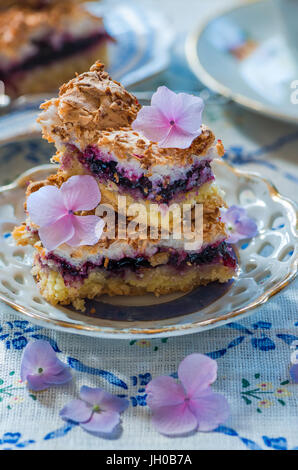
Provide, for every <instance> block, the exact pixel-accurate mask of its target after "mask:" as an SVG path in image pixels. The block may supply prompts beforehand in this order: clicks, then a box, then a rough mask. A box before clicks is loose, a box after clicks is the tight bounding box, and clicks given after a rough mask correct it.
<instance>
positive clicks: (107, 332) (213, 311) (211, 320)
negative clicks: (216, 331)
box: [0, 161, 298, 339]
mask: <svg viewBox="0 0 298 470" xmlns="http://www.w3.org/2000/svg"><path fill="white" fill-rule="evenodd" d="M216 167H217V170H219V172H220V171H223V172H224V177H225V178H224V180H225V181H227V182H228V183H229V184H228V186H227V188H226V189H227V197H228V199H229V198H230V197H231V194H230V192H231V190H232V188H234V186H233V184H231V183H232V181H236V182H237V181H238V183H239V187H236V189H235V190H237V191H239V188H245V186H247V185H248V186H249V185H251V187H259V190H260V191H261V190H263V199H259V203H260V204H261V205H262V203H264V200H266V199H267V202H268V201H270V204H271V205H273V206H274V205H276V206H279V209H280V210H279V212H280V213H282V212H281V208H283V210H284V214H282V215H283V216H284V218H285V222H286V224H285V226H284V227H282V228H280V229H279V230H278V229H276V230H275V231H274V234H273V235H272V233H271V235H272V236H273V237H275V238H276V237H277V238H278V237H279V238H280V240H283V241H286V240H288V241H289V242H290V247H293V253H292V254H291V256H290V258H289V260H286V261H283V262H282V261H280V263H281V262H282V263H283V268H284V269H283V274H282V276H281V278H280V279H275V278H276V276H275V278H274V276H273V280H272V282H271V285H270V287H269V288H268V289H265V290H264V291H263V292H261V289H259V290H260V295H257V297H256V296H255V298H253V296H252V293H254V294H255V291H256V286H257V287H258V284H257V283H256V282H255V280H254V278H253V277H251V276H252V274H253V273H254V269H253V270H252V271H251V276H246V277H241V274H240V276H239V277H238V278H237V279H236V281H235V283H234V286H233V288H232V289H231V290H230V291H228V292H227V294H225V295H224V296H223V297H222V298H221V299H218V300H217V301H216V302H214V303H213V304H211V305H209V306H208V307H206V308H205V309H203V310H201V311H200V312H193V313H192V314H188V315H186V316H182V317H176V318H173V319H169V320H165V321H162V322H160V324H158V325H157V323H158V322H157V321H154V322H152V325H151V324H150V325H148V322H140V323H142V326H141V327H140V326H133V325H131V324H129V325H127V324H126V325H121V324H120V322H119V325H118V327H116V326H115V325H114V323H115V322H104V321H103V322H102V323H103V324H104V323H106V326H102V325H96V324H94V323H93V322H92V318H90V317H86V316H84V315H83V314H81V313H78V314H77V315H76V314H74V313H73V312H72V311H69V310H67V308H64V307H53V306H52V305H50V304H48V303H47V302H45V300H44V299H42V297H41V296H40V294H39V292H38V291H37V287H36V285H35V283H34V281H33V278H32V277H30V282H32V285H31V287H32V289H33V290H34V294H33V295H34V298H35V299H38V301H37V302H36V303H37V304H39V308H38V306H37V307H36V308H34V307H32V305H29V306H28V305H24V304H22V302H19V301H17V299H16V296H14V295H13V292H11V291H10V292H7V289H6V288H5V286H3V284H2V282H3V281H1V284H0V300H2V301H4V302H5V303H6V304H7V305H9V306H10V307H12V308H13V309H15V310H16V311H18V312H20V313H21V314H22V315H25V316H27V317H29V318H30V319H31V321H32V322H34V323H38V324H39V325H41V326H45V327H48V328H54V329H58V330H63V331H68V332H72V333H77V334H84V335H89V336H97V337H105V338H122V339H131V338H144V337H148V336H149V337H150V336H152V337H163V336H175V335H183V334H191V333H195V332H200V331H205V330H207V329H210V328H214V327H216V326H221V325H223V324H225V323H227V322H230V321H232V320H233V319H234V318H235V317H239V316H241V317H243V316H246V315H248V314H249V313H251V311H252V310H253V309H255V308H256V307H258V306H260V305H262V304H263V303H265V302H266V301H267V300H268V299H269V298H270V297H272V296H273V295H275V294H276V293H278V292H279V291H280V290H282V289H283V288H284V287H285V286H287V285H288V284H289V283H290V282H291V281H292V280H293V279H294V277H295V275H296V272H297V261H298V259H297V251H298V249H297V247H298V244H297V240H298V237H297V231H296V227H297V209H296V206H295V204H294V203H293V202H292V201H290V200H289V199H287V198H285V197H283V196H281V195H280V194H279V193H278V191H277V189H276V188H275V187H274V185H273V184H272V183H270V182H269V181H267V180H266V179H264V178H262V177H261V176H259V175H258V174H255V173H245V172H243V171H240V170H236V169H234V168H233V167H231V166H229V165H227V164H226V163H225V162H222V161H220V162H217V163H216ZM53 171H55V169H54V168H53V166H51V165H41V166H39V167H36V168H34V169H32V170H29V171H27V172H25V173H24V174H23V175H21V176H20V177H19V178H18V179H17V180H16V181H15V182H14V183H12V184H10V185H8V186H5V187H2V188H0V209H1V207H3V202H5V203H6V205H7V203H8V202H9V198H10V196H11V195H12V193H13V192H14V191H16V190H18V189H19V188H21V187H24V186H25V185H26V182H27V181H29V180H31V179H38V178H40V177H42V176H46V175H47V174H48V173H49V172H53ZM219 184H221V182H220V177H219ZM234 198H235V195H234ZM237 202H238V201H235V200H232V201H230V203H237ZM248 206H250V208H254V205H253V204H248ZM265 207H266V213H268V215H269V216H272V214H271V213H270V212H268V209H267V206H266V203H265ZM270 214H271V215H270ZM271 218H272V217H271ZM15 220H16V219H14V220H13V218H11V219H10V220H9V221H6V222H9V223H10V224H11V223H12V222H15ZM4 222H5V221H4ZM2 223H3V221H2ZM270 232H272V230H271V231H270ZM2 233H3V231H2ZM267 233H269V231H268V230H267ZM3 240H4V239H3V238H2V239H1V242H0V249H1V247H2V248H3V246H4V245H3V243H4V242H3ZM256 240H259V241H261V242H266V230H264V229H263V228H262V227H261V230H260V235H259V236H258V237H256V238H255V239H254V240H253V241H252V242H251V243H250V244H248V248H247V247H246V249H247V252H246V253H247V254H253V255H255V256H254V259H256V256H260V255H258V254H257V253H254V245H256ZM288 245H289V243H288ZM6 247H7V245H6ZM15 249H16V250H17V249H19V248H16V247H15ZM282 249H283V250H284V247H283V248H282ZM273 251H274V250H273ZM275 251H276V250H275ZM280 251H281V250H280V248H279V249H278V250H277V254H278V253H280ZM24 252H25V255H26V253H27V248H26V249H25V250H24ZM239 252H240V259H241V264H242V263H243V262H244V263H245V262H246V260H247V255H246V254H244V255H243V252H241V249H240V250H239ZM26 256H27V255H26ZM243 256H244V258H243ZM266 260H267V268H268V266H269V267H270V266H271V267H273V268H274V263H273V264H272V262H273V261H274V257H273V256H269V257H267V258H266V257H265V258H264V261H263V266H265V264H266ZM16 266H17V267H18V268H22V264H19V262H18V261H15V262H13V263H11V264H10V265H8V266H6V269H5V274H6V275H7V274H8V272H9V271H8V268H10V270H12V268H13V269H15V268H16ZM24 266H25V265H24V264H23V269H24ZM259 267H260V268H261V266H259ZM267 268H265V272H266V269H267ZM27 269H29V267H28V259H27ZM259 271H260V270H259ZM242 274H243V271H242ZM256 274H257V275H258V274H259V273H258V272H257V273H255V275H256ZM27 275H28V273H26V276H27ZM16 276H17V274H16ZM30 276H31V275H30ZM265 281H266V278H265ZM243 282H244V283H246V284H247V283H248V288H249V289H250V291H249V292H250V294H249V296H248V297H251V296H252V300H250V301H248V300H247V301H246V302H242V303H243V305H242V306H238V308H237V307H236V308H233V299H234V298H235V296H236V298H237V296H238V297H239V298H240V301H241V296H242V297H243V293H244V294H245V292H246V291H247V286H246V287H245V286H243V285H241V284H243ZM261 282H262V280H261ZM244 287H245V289H244ZM237 290H238V291H239V292H238V293H237ZM26 291H27V292H28V289H26ZM257 292H258V289H257ZM229 299H230V300H229ZM228 300H229V301H230V304H228V305H231V308H228V309H227V308H226V310H228V311H225V310H224V308H223V307H220V304H223V302H227V301H228ZM226 305H227V303H226ZM42 307H43V308H45V309H46V311H44V312H42V311H41V308H42ZM69 314H70V315H71V317H70V316H69ZM203 315H205V317H203V318H200V317H202V316H203ZM76 317H77V318H76ZM196 317H199V318H196ZM186 319H189V320H190V321H189V322H188V323H183V321H185V320H186ZM191 319H192V320H191ZM98 320H99V319H97V322H98ZM110 324H113V326H111V325H110Z"/></svg>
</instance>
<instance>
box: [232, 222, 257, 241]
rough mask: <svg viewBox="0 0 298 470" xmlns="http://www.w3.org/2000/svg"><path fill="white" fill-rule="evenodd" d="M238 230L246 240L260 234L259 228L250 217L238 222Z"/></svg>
mask: <svg viewBox="0 0 298 470" xmlns="http://www.w3.org/2000/svg"><path fill="white" fill-rule="evenodd" d="M236 230H237V232H238V233H239V234H240V235H243V236H244V237H245V238H247V237H249V238H250V237H255V236H256V234H257V233H258V226H257V224H256V223H255V221H254V220H252V219H250V218H249V217H243V219H241V220H239V222H237V224H236Z"/></svg>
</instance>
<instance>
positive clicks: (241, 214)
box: [221, 205, 258, 243]
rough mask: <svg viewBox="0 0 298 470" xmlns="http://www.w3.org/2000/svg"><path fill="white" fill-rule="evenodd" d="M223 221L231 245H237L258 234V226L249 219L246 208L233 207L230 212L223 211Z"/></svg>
mask: <svg viewBox="0 0 298 470" xmlns="http://www.w3.org/2000/svg"><path fill="white" fill-rule="evenodd" d="M221 219H222V221H223V222H224V223H225V224H226V230H227V232H228V236H229V238H228V242H229V243H237V242H238V241H239V240H243V239H244V238H253V237H255V236H256V235H257V233H258V227H257V224H256V223H255V221H254V220H253V219H251V218H250V217H248V215H247V212H246V210H245V209H244V207H240V206H236V205H233V206H231V207H230V208H229V209H228V210H226V211H223V213H222V216H221Z"/></svg>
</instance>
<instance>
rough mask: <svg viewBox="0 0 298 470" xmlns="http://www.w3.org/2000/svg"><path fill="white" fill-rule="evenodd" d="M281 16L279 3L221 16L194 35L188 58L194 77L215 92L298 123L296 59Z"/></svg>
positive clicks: (189, 41) (260, 3) (246, 7)
mask: <svg viewBox="0 0 298 470" xmlns="http://www.w3.org/2000/svg"><path fill="white" fill-rule="evenodd" d="M283 7H284V8H286V7H287V5H286V4H284V5H283ZM280 17H281V15H280V12H279V10H278V8H277V2H276V1H275V0H266V1H258V2H254V3H249V4H246V5H240V6H237V7H234V8H233V9H230V10H228V11H226V12H223V13H222V14H218V13H217V15H216V16H215V17H213V18H211V19H210V20H208V21H207V22H206V23H205V24H204V25H203V26H201V27H200V28H197V29H196V30H195V31H193V32H192V33H190V35H189V36H188V39H187V42H186V54H187V58H188V63H189V65H190V67H191V69H192V70H193V72H194V73H195V75H196V76H197V77H198V78H199V80H200V81H201V82H203V83H204V84H205V85H206V86H207V87H209V88H211V89H212V90H214V91H215V92H217V93H220V94H222V95H224V96H226V97H227V98H230V99H232V100H234V101H236V102H237V103H239V104H241V105H242V106H245V107H247V108H249V109H251V110H253V111H256V112H259V113H261V114H264V115H267V116H270V117H274V118H277V119H280V120H284V121H288V122H295V123H298V100H297V86H298V82H297V77H298V74H297V64H296V58H295V56H294V55H293V54H291V50H290V48H289V45H288V43H287V40H286V38H285V35H284V25H283V24H282V22H281V18H280Z"/></svg>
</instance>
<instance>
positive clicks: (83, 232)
mask: <svg viewBox="0 0 298 470" xmlns="http://www.w3.org/2000/svg"><path fill="white" fill-rule="evenodd" d="M100 200H101V194H100V190H99V187H98V184H97V182H96V180H95V178H93V177H92V176H88V175H77V176H72V177H70V178H69V179H68V180H67V181H66V182H65V183H63V184H62V186H61V187H60V188H57V186H52V185H48V186H43V187H41V188H40V189H39V190H38V191H36V192H34V193H32V194H30V196H29V197H28V200H27V210H28V213H29V216H30V219H31V221H32V222H33V223H34V224H36V225H38V226H39V229H38V234H39V237H40V240H41V241H42V244H43V246H44V247H45V248H46V249H47V250H49V251H51V250H54V249H56V248H57V247H58V246H60V245H62V244H63V243H67V244H68V245H71V246H80V245H95V243H97V242H98V240H99V238H100V237H101V234H102V231H103V227H104V221H103V219H101V218H100V217H98V216H96V215H85V216H79V215H75V212H77V211H89V210H92V209H94V208H95V207H97V205H98V204H99V203H100Z"/></svg>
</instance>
